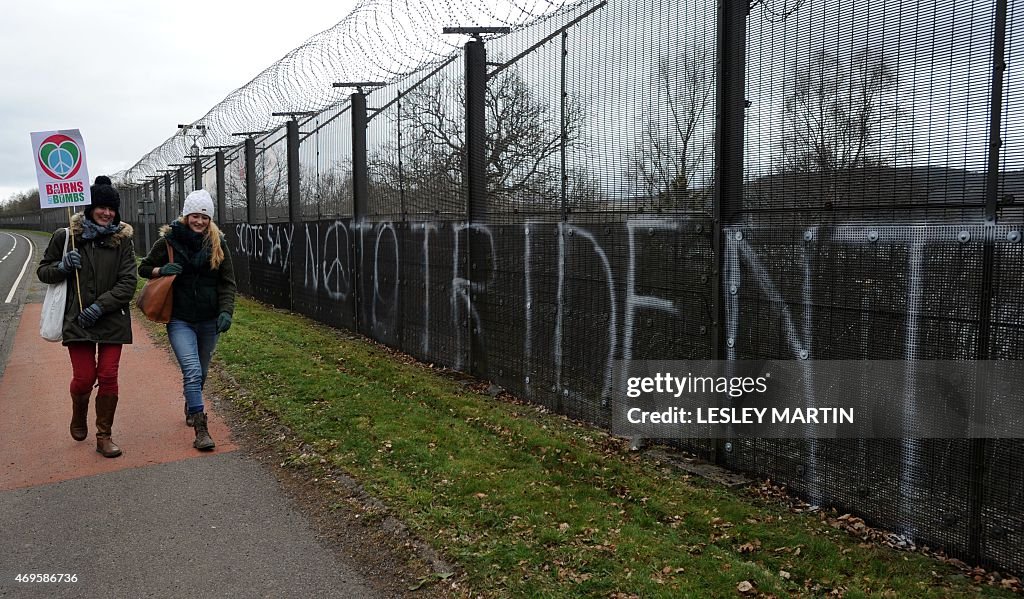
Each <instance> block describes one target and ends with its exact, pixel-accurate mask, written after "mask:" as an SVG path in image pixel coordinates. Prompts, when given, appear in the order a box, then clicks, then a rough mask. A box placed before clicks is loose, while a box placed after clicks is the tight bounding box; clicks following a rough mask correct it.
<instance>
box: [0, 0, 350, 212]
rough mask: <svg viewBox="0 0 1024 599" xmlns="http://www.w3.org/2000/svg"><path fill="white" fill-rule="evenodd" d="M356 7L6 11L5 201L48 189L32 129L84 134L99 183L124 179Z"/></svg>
mask: <svg viewBox="0 0 1024 599" xmlns="http://www.w3.org/2000/svg"><path fill="white" fill-rule="evenodd" d="M355 4H356V0H336V1H329V0H288V2H280V1H276V2H269V1H266V0H245V1H242V0H215V1H211V0H205V1H201V0H175V1H174V2H168V1H166V0H154V1H152V2H128V1H127V0H123V1H117V0H90V1H89V2H82V1H81V0H49V1H48V2H34V1H27V2H23V1H18V2H5V3H4V7H3V14H2V15H0V76H2V77H3V82H2V84H0V86H2V88H3V92H2V93H0V202H2V201H5V200H7V199H8V198H9V197H10V196H11V194H13V193H15V192H18V191H25V190H30V189H33V188H35V186H36V176H35V167H34V166H33V162H32V146H31V143H30V139H29V133H30V132H32V131H47V130H52V129H80V130H81V131H82V135H83V137H84V139H85V144H86V152H87V154H86V156H87V159H88V166H89V175H90V176H91V177H93V178H95V176H96V175H99V174H110V173H115V172H117V171H121V170H124V169H126V168H128V167H130V166H132V165H133V164H135V162H137V161H138V160H139V158H141V157H142V156H143V155H144V154H145V153H147V152H149V151H150V150H152V149H153V148H154V147H156V146H158V145H160V144H161V143H163V141H164V140H166V139H167V138H168V137H170V136H171V135H173V134H174V133H175V132H176V131H177V125H178V123H189V122H192V121H194V120H196V119H199V118H200V117H202V116H203V115H205V114H206V112H207V111H208V110H209V109H210V108H212V107H213V105H214V104H216V103H217V102H219V101H221V100H222V99H224V97H225V96H227V95H228V94H229V93H230V92H231V91H232V90H234V89H236V88H238V87H240V86H241V85H244V84H245V83H247V82H249V81H250V80H251V79H252V78H253V77H255V76H256V75H257V74H259V73H260V72H261V71H262V70H263V69H265V68H266V67H268V66H270V65H271V64H272V63H273V62H275V61H276V60H278V59H279V58H281V57H283V56H284V55H285V54H286V53H287V52H288V51H289V50H291V49H293V48H295V47H297V46H299V45H301V44H302V43H303V42H304V41H306V40H307V39H308V38H309V37H311V36H313V35H314V34H316V33H319V32H320V31H323V30H325V29H328V28H330V27H332V26H334V25H335V24H336V23H338V22H339V21H341V20H342V19H343V18H344V17H345V16H346V15H347V14H348V13H349V11H351V9H352V8H353V7H354V6H355Z"/></svg>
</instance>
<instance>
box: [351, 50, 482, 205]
mask: <svg viewBox="0 0 1024 599" xmlns="http://www.w3.org/2000/svg"><path fill="white" fill-rule="evenodd" d="M439 66H441V68H440V70H438V71H436V72H433V71H426V72H420V73H417V74H415V75H414V76H411V77H408V78H405V79H403V80H402V81H399V82H398V83H396V84H393V85H388V86H386V87H383V88H380V89H378V90H375V91H374V92H373V93H372V94H369V96H368V100H367V101H368V103H369V107H370V108H371V109H372V108H384V107H385V106H386V108H384V110H382V111H381V112H379V113H377V114H375V115H371V117H372V118H371V120H370V125H369V127H368V129H367V147H368V161H369V177H370V197H369V203H368V206H367V216H369V217H372V218H374V219H376V220H402V219H403V218H405V215H408V216H409V217H410V218H411V219H412V220H423V219H435V220H436V219H445V220H450V219H457V218H464V217H465V214H466V199H465V192H464V190H463V189H462V178H463V171H462V169H463V164H462V162H463V158H462V151H463V144H464V139H465V135H464V129H465V123H464V121H465V116H464V114H465V113H464V109H463V107H462V102H463V100H464V97H465V94H464V92H463V91H462V86H463V75H462V68H463V67H462V63H461V61H458V60H451V61H450V62H446V63H442V64H441V65H439Z"/></svg>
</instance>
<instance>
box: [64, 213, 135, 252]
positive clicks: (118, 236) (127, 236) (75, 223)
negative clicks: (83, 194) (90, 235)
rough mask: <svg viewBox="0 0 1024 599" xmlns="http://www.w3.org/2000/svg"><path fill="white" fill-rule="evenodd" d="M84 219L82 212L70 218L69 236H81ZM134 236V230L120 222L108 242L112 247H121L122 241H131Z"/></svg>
mask: <svg viewBox="0 0 1024 599" xmlns="http://www.w3.org/2000/svg"><path fill="white" fill-rule="evenodd" d="M83 218H85V213H84V212H76V213H75V214H74V215H72V216H71V234H72V235H81V234H82V231H83V229H84V227H83V226H82V219H83ZM134 236H135V229H133V228H132V226H131V225H129V224H128V223H126V222H124V221H121V224H120V225H119V228H118V229H117V232H116V233H114V234H113V235H111V236H110V241H111V243H113V244H114V245H121V241H122V240H128V241H131V239H132V237H134Z"/></svg>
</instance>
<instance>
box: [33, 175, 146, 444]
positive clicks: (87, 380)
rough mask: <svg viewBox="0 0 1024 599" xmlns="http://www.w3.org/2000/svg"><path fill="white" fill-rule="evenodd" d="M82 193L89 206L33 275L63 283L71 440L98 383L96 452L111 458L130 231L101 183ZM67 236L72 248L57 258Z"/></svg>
mask: <svg viewBox="0 0 1024 599" xmlns="http://www.w3.org/2000/svg"><path fill="white" fill-rule="evenodd" d="M89 191H90V193H91V195H92V204H90V205H89V206H86V208H85V210H84V211H82V212H79V213H77V214H75V215H74V216H72V217H71V226H70V228H69V229H58V230H57V231H55V232H54V234H53V236H52V237H51V238H50V244H49V245H48V246H47V247H46V251H45V252H44V253H43V259H42V260H41V261H40V262H39V267H38V268H37V269H36V276H37V277H39V280H40V281H42V282H43V283H48V284H53V283H60V282H62V281H65V280H67V281H68V295H67V303H66V304H65V306H64V328H63V331H62V337H63V340H62V341H63V344H64V345H65V346H66V347H67V348H68V354H69V355H70V356H71V370H72V377H71V437H72V438H74V439H75V440H76V441H82V440H84V439H85V438H86V437H87V436H88V434H89V429H88V424H87V420H88V414H89V398H90V396H91V394H92V389H93V385H94V384H96V383H97V381H98V382H99V385H98V386H99V390H98V391H97V392H96V451H98V452H99V453H101V454H102V455H103V456H104V457H108V458H116V457H117V456H119V455H121V448H120V447H118V446H117V445H116V444H115V443H114V441H113V440H112V439H111V438H110V437H111V428H112V427H113V425H114V413H115V411H116V410H117V401H118V387H117V372H118V367H119V365H120V362H121V347H122V346H123V345H124V344H125V343H131V342H132V324H131V317H130V316H129V315H130V313H131V311H130V310H129V307H128V304H129V303H130V302H131V300H132V296H134V295H135V283H136V281H137V280H138V279H137V276H136V274H135V249H134V248H133V246H132V236H133V234H134V231H133V229H132V226H131V225H129V224H128V223H124V222H121V215H120V212H119V211H120V208H121V197H120V195H119V194H118V192H117V189H116V188H115V187H114V186H113V185H112V184H111V181H110V179H109V178H108V177H104V176H102V175H100V176H99V177H96V181H95V183H94V184H93V185H92V186H91V187H90V188H89ZM68 230H70V232H71V235H73V236H74V245H73V246H72V247H73V248H74V249H72V250H70V251H69V252H67V253H64V239H65V237H66V236H67V231H68ZM76 271H77V272H78V277H77V279H76V277H75V272H76ZM79 294H81V295H79ZM79 306H82V308H79Z"/></svg>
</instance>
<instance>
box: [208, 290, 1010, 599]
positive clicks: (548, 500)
mask: <svg viewBox="0 0 1024 599" xmlns="http://www.w3.org/2000/svg"><path fill="white" fill-rule="evenodd" d="M216 356H217V360H218V362H219V364H220V366H221V367H222V368H224V369H225V371H226V372H227V373H229V374H230V375H231V377H232V378H233V379H234V380H235V381H237V383H238V384H239V385H240V387H241V388H242V389H244V390H245V392H244V393H237V394H235V397H234V398H233V400H234V402H236V403H237V404H240V406H239V407H242V408H243V409H258V410H259V411H260V412H263V413H270V414H273V415H274V416H275V417H276V418H277V419H278V420H279V422H280V423H281V424H284V425H285V426H287V427H289V428H290V429H291V430H292V431H293V433H294V434H295V435H297V436H298V437H299V438H300V439H301V440H302V441H303V442H304V443H306V444H307V445H308V446H309V447H311V448H312V451H311V452H307V453H304V454H302V455H296V456H294V458H293V461H294V462H295V463H296V465H305V466H307V467H310V468H314V469H315V468H318V467H331V468H338V469H341V470H344V471H345V472H346V473H347V474H348V475H350V476H351V477H352V478H354V479H355V480H357V481H358V482H359V483H360V484H361V485H362V486H363V487H364V488H365V489H366V490H367V491H368V492H369V493H370V494H372V495H373V496H375V497H376V498H378V499H380V500H381V501H383V502H384V503H385V504H386V505H387V507H388V509H389V510H391V511H392V512H393V514H394V515H395V516H396V517H397V518H399V519H400V520H402V521H403V522H404V523H405V524H406V525H407V526H408V527H409V528H410V529H411V530H412V531H414V532H415V533H416V534H417V535H418V536H419V537H420V538H422V539H424V540H426V541H427V542H429V543H430V544H431V545H432V546H433V547H434V548H435V549H436V550H437V551H439V552H440V553H442V554H443V555H444V556H446V557H447V558H448V559H450V560H453V561H454V562H456V563H457V564H458V565H459V567H460V568H461V569H462V573H461V574H460V576H459V577H458V578H459V583H460V588H462V589H466V588H467V587H468V589H470V591H471V592H472V594H473V595H477V594H481V595H485V596H499V597H580V596H595V597H617V598H625V597H736V596H744V595H745V596H814V597H820V596H827V595H835V596H846V597H866V596H883V597H884V596H891V597H911V596H913V597H949V596H961V595H962V596H985V597H989V596H991V597H1000V596H1005V597H1010V596H1015V595H1014V594H1013V593H1011V592H1009V591H1005V590H1002V589H998V588H993V587H990V586H978V585H975V584H973V582H972V581H971V580H970V579H969V578H967V577H965V576H964V575H963V574H962V573H961V572H960V571H959V570H957V569H955V568H953V567H952V566H950V565H948V564H945V563H941V562H938V561H936V560H934V559H931V558H929V557H926V556H923V555H919V554H916V553H906V552H897V551H894V550H892V549H889V548H885V547H881V546H877V545H874V544H867V543H862V542H860V541H859V540H858V539H856V538H854V537H852V536H850V535H848V534H847V533H845V532H843V531H841V530H837V529H835V528H834V527H833V526H831V525H829V523H828V522H826V521H823V520H822V519H821V518H819V517H816V516H811V515H807V514H795V513H792V512H791V511H790V510H788V509H787V508H786V507H785V506H784V505H783V504H781V503H778V502H774V501H771V500H766V499H762V498H758V497H756V496H753V495H750V496H747V495H744V494H740V493H735V492H731V491H727V490H725V489H722V488H719V487H717V486H715V485H713V484H710V483H707V482H706V481H704V480H702V479H697V478H690V477H688V476H686V475H683V474H681V473H679V472H677V471H675V470H673V469H670V468H667V467H664V466H662V465H659V464H658V463H656V462H653V461H652V460H649V459H646V458H644V457H643V456H641V455H637V454H634V453H630V452H628V451H627V450H626V447H625V445H624V444H623V443H621V442H619V441H618V440H616V439H614V438H612V437H610V436H608V435H607V434H606V433H604V432H602V431H597V430H594V429H592V428H588V427H585V426H581V425H579V424H577V423H574V422H571V421H569V420H567V419H565V418H561V417H558V416H556V415H552V414H548V413H545V412H544V411H543V410H542V409H539V408H537V407H535V406H531V405H527V404H522V403H516V402H512V401H498V400H495V399H492V398H490V397H489V396H487V395H486V394H483V393H480V392H478V389H477V388H475V387H473V386H466V385H464V384H460V382H459V381H458V380H456V379H455V377H452V376H448V375H445V374H443V373H438V372H435V371H433V370H431V369H430V368H428V367H426V366H424V365H421V364H417V363H415V362H413V361H412V360H410V359H408V358H406V357H404V356H402V355H400V354H396V353H394V352H392V351H390V350H388V349H386V348H383V347H381V346H378V345H376V344H373V343H371V342H368V341H366V340H365V339H362V338H357V337H354V336H352V335H350V334H348V333H346V332H344V331H337V330H334V329H331V328H329V327H326V326H323V325H320V324H317V323H315V322H312V321H310V320H308V319H306V318H304V317H301V316H296V315H292V314H288V313H284V312H281V311H275V310H271V309H268V308H265V307H262V306H260V305H258V304H257V303H255V302H252V301H249V300H244V299H240V301H239V303H238V306H237V309H236V312H235V324H234V326H233V327H232V329H231V331H230V332H229V333H228V334H226V335H224V336H222V337H221V340H220V342H219V345H218V350H217V354H216ZM321 465H322V466H321ZM443 577H444V576H443V575H442V576H440V577H439V578H443Z"/></svg>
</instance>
